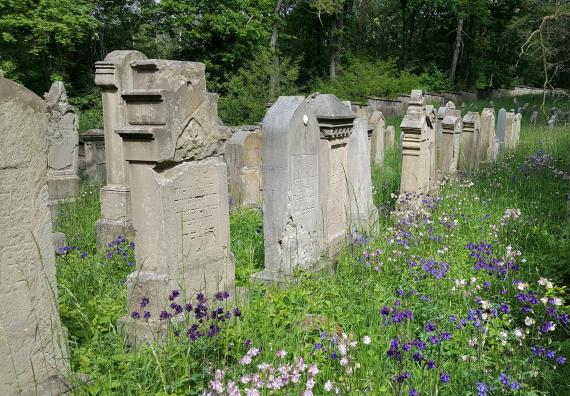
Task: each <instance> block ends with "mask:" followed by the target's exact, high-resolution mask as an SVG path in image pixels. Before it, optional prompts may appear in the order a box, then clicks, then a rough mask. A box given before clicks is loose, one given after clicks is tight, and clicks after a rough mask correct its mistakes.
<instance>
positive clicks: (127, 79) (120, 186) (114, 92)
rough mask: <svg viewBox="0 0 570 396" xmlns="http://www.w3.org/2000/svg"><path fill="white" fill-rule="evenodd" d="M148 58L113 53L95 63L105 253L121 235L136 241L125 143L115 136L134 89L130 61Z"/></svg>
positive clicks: (100, 242)
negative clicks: (103, 161) (101, 135)
mask: <svg viewBox="0 0 570 396" xmlns="http://www.w3.org/2000/svg"><path fill="white" fill-rule="evenodd" d="M142 59H146V56H145V55H144V54H142V53H140V52H138V51H122V50H120V51H113V52H111V53H110V54H109V55H107V57H106V58H105V60H104V61H100V62H96V63H95V84H96V85H98V86H99V87H100V88H101V96H102V102H103V115H104V117H103V124H104V131H105V132H104V133H105V158H106V169H107V184H106V185H105V186H104V187H102V188H101V192H100V202H101V218H100V219H99V220H97V224H96V230H97V248H98V249H99V250H105V249H106V248H107V246H108V244H109V243H110V242H111V241H114V240H115V239H116V238H117V236H119V235H121V236H123V237H125V238H127V239H129V240H132V239H133V238H134V228H133V223H132V207H131V185H130V176H129V170H128V167H127V162H126V160H125V154H124V148H123V141H122V139H121V137H120V136H119V135H118V134H116V133H115V130H116V129H118V128H121V127H122V126H123V125H125V123H126V110H125V107H126V103H125V101H124V99H123V98H122V96H121V93H122V92H123V91H124V90H127V89H132V88H133V81H132V73H131V72H130V64H131V62H134V61H137V60H142Z"/></svg>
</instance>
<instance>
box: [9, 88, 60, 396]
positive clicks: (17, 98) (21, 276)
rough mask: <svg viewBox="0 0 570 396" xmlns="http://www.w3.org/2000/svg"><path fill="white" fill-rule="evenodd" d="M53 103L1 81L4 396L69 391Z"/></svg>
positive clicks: (56, 393)
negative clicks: (54, 221)
mask: <svg viewBox="0 0 570 396" xmlns="http://www.w3.org/2000/svg"><path fill="white" fill-rule="evenodd" d="M50 113H51V111H50V110H49V108H48V104H47V103H46V102H44V101H43V100H42V99H41V98H40V97H38V96H37V95H35V94H34V93H33V92H31V91H29V90H28V89H26V88H24V87H23V86H21V85H19V84H17V83H15V82H13V81H10V80H7V79H4V78H2V77H0V152H1V155H0V177H1V179H2V182H1V183H0V274H1V276H0V304H2V316H1V317H0V334H1V336H0V356H2V360H1V362H0V394H2V395H58V394H61V393H63V392H64V391H66V390H67V386H66V384H65V380H64V378H63V376H65V375H66V374H68V373H69V365H68V353H67V340H66V331H65V329H64V328H63V326H62V325H61V322H60V318H59V313H58V304H57V295H58V292H57V283H56V278H55V257H54V249H53V245H52V239H51V231H52V225H51V216H50V212H49V209H48V201H49V195H48V187H47V183H48V180H47V172H48V169H47V168H46V164H47V163H48V145H47V144H46V143H47V142H48V139H47V137H48V133H49V132H50Z"/></svg>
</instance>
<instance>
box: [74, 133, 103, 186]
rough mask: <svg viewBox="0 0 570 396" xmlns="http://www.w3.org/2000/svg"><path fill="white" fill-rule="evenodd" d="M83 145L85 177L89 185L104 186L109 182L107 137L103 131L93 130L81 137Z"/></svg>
mask: <svg viewBox="0 0 570 396" xmlns="http://www.w3.org/2000/svg"><path fill="white" fill-rule="evenodd" d="M79 140H80V141H81V142H82V143H83V150H84V162H85V165H84V166H85V176H86V177H87V180H88V182H89V183H93V184H104V183H105V182H106V181H107V167H106V159H105V135H104V132H103V130H102V129H91V130H89V131H87V132H85V133H83V134H81V136H80V137H79Z"/></svg>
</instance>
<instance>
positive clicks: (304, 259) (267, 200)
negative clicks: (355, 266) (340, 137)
mask: <svg viewBox="0 0 570 396" xmlns="http://www.w3.org/2000/svg"><path fill="white" fill-rule="evenodd" d="M262 134H263V139H262V148H261V159H262V173H263V176H262V179H263V234H264V245H265V269H264V270H263V271H262V272H260V273H257V274H255V275H254V279H260V280H265V281H274V282H279V281H284V280H286V279H287V278H288V277H290V276H291V275H293V272H294V270H295V269H297V268H301V269H310V268H312V267H313V266H314V265H315V263H316V262H317V260H318V258H319V253H320V252H319V227H320V224H321V211H320V207H319V124H318V122H317V119H316V118H315V115H314V113H313V111H312V109H311V107H310V105H309V104H308V103H307V100H305V98H304V97H302V96H281V97H279V99H278V100H277V101H276V102H275V103H274V104H273V106H271V108H270V109H269V111H268V112H267V114H266V115H265V118H264V119H263V127H262Z"/></svg>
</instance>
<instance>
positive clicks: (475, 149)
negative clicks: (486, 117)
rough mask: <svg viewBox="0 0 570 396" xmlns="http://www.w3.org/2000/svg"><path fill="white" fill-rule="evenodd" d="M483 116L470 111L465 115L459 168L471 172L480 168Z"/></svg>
mask: <svg viewBox="0 0 570 396" xmlns="http://www.w3.org/2000/svg"><path fill="white" fill-rule="evenodd" d="M480 132H481V116H480V115H479V113H477V112H474V111H470V112H468V113H467V114H466V115H465V116H464V117H463V132H462V133H461V150H460V154H459V165H458V166H459V168H458V169H459V170H460V171H463V172H470V171H473V170H476V169H478V168H479V162H480V157H479V154H480V152H481V150H480V149H479V144H480V140H481V133H480Z"/></svg>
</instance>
